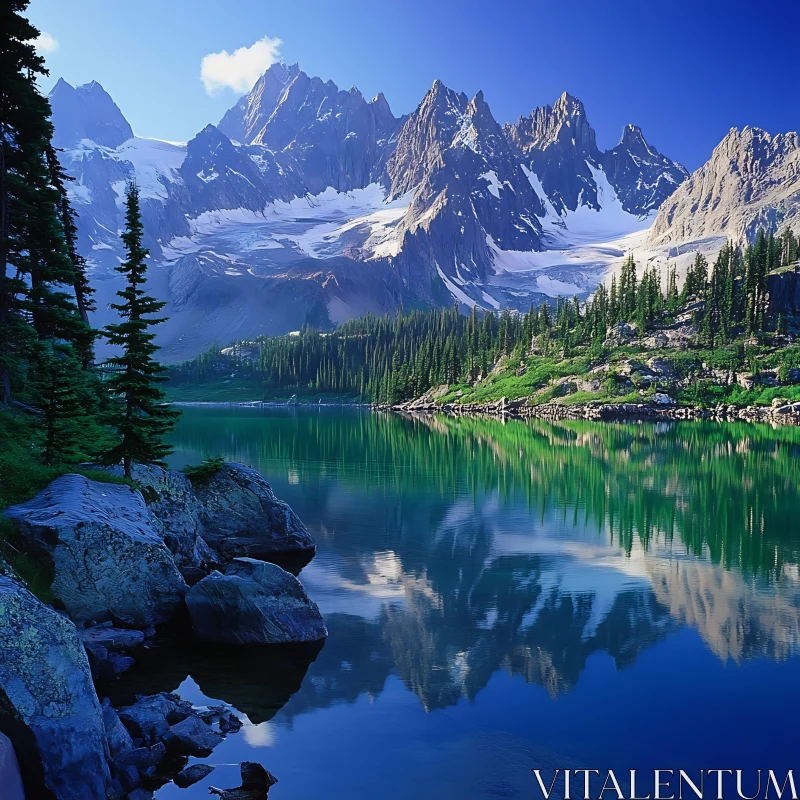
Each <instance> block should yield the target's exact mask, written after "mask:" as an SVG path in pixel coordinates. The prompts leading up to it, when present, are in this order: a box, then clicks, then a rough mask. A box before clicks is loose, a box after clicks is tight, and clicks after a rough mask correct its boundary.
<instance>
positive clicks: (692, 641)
mask: <svg viewBox="0 0 800 800" xmlns="http://www.w3.org/2000/svg"><path fill="white" fill-rule="evenodd" d="M174 441H175V444H176V452H175V454H174V456H173V458H172V463H173V466H177V467H180V466H183V465H185V464H186V463H190V462H194V463H196V462H197V461H199V460H200V459H201V458H202V457H203V456H206V455H217V454H221V455H224V456H225V458H226V459H229V460H235V461H241V462H244V463H246V464H250V465H252V466H253V467H256V468H257V469H259V470H260V471H261V472H263V474H264V475H265V476H267V478H268V479H269V481H270V483H271V484H272V486H273V488H274V489H275V491H276V493H277V494H278V495H279V496H280V497H282V498H283V499H285V500H286V501H287V502H289V503H290V504H291V505H292V507H293V508H294V509H295V511H296V512H297V513H298V514H299V515H300V517H301V518H302V519H303V521H304V522H305V523H306V525H307V526H308V528H309V530H310V531H311V533H312V535H313V536H314V538H315V539H316V541H317V545H318V550H317V555H316V557H315V559H314V560H313V561H312V562H311V564H309V565H308V566H307V567H306V568H305V569H304V570H303V572H302V573H301V576H300V577H301V580H302V581H303V583H304V584H305V586H306V588H307V590H308V592H309V594H310V596H311V597H312V598H313V599H314V600H315V601H316V602H317V603H318V604H319V606H320V608H321V610H322V612H323V614H324V615H325V619H326V622H327V625H328V629H329V631H330V637H329V638H328V640H327V642H326V643H325V645H324V647H323V648H322V650H321V651H319V652H318V653H308V652H297V653H287V654H286V655H285V656H281V655H278V656H276V655H274V654H271V653H267V654H264V655H259V654H253V653H246V654H245V653H243V654H241V655H240V654H239V653H238V652H236V651H234V653H233V654H231V652H230V651H229V650H226V651H224V652H222V653H218V652H213V651H207V650H206V649H205V648H200V649H198V650H196V651H194V652H191V653H186V652H173V649H171V648H170V649H168V651H167V652H162V653H159V656H158V660H157V662H156V663H155V664H151V665H148V667H147V669H148V672H147V677H146V680H148V681H150V682H151V683H152V684H153V685H152V687H151V690H152V691H159V690H165V691H166V690H178V691H179V692H180V693H181V694H182V695H184V696H185V697H187V698H189V699H191V700H193V701H194V702H196V703H198V704H202V703H206V702H209V701H211V700H213V701H216V702H220V701H222V702H226V703H229V704H231V705H232V706H233V707H235V709H236V710H237V712H238V713H239V714H240V716H241V717H242V719H243V720H244V721H245V727H244V728H243V729H242V731H241V732H240V733H238V734H236V735H233V736H229V737H228V739H227V740H226V741H225V742H224V743H223V744H222V745H221V746H220V747H218V748H217V750H215V751H214V754H213V755H212V756H211V757H210V758H209V759H208V762H209V763H212V764H218V765H221V766H219V767H218V768H217V770H216V771H215V772H214V773H213V774H212V775H211V776H210V777H209V778H208V779H206V780H204V781H202V782H201V783H199V784H197V785H196V786H195V787H193V788H192V789H188V790H179V789H177V788H176V787H175V786H174V785H168V786H166V787H164V788H163V789H162V790H161V791H159V792H158V798H159V799H160V800H161V799H166V798H199V797H207V796H208V788H207V787H208V786H209V785H214V786H222V787H232V786H236V785H238V783H239V781H238V767H237V766H233V765H238V762H240V761H242V760H257V761H260V762H261V763H263V764H264V765H265V766H266V767H267V768H268V769H269V770H270V771H271V772H273V773H274V774H275V775H276V776H277V777H278V779H279V783H278V784H277V786H275V787H274V789H273V790H272V791H271V792H270V798H271V799H272V798H275V800H282V799H283V800H317V799H318V798H324V800H345V798H347V800H352V799H353V798H368V799H370V800H371V799H372V798H379V800H395V798H396V799H397V800H399V799H400V798H403V799H404V800H405V799H406V798H411V797H414V798H421V799H422V800H426V799H427V798H443V799H444V798H448V799H449V798H459V799H464V798H538V797H541V794H540V792H539V790H538V789H537V787H536V784H535V780H534V778H533V776H532V774H531V772H530V770H531V768H532V767H544V768H548V767H569V766H572V767H579V766H582V767H590V768H600V769H603V770H605V769H608V768H615V769H619V770H623V769H628V768H633V767H636V768H642V769H648V770H652V769H653V768H656V767H658V768H668V767H672V768H684V769H699V768H721V767H724V768H740V769H748V768H758V767H761V768H773V769H784V770H785V769H788V768H790V767H793V768H795V769H798V768H800V758H798V750H797V744H798V739H797V734H796V724H797V723H796V721H797V719H798V715H800V659H798V657H797V656H798V651H800V570H799V569H798V563H800V561H799V559H800V527H798V522H799V521H800V499H799V498H798V485H799V482H800V469H798V456H800V431H798V430H796V429H784V430H777V431H773V430H771V429H769V428H767V427H753V426H746V425H738V424H727V425H720V424H711V423H685V424H655V425H653V424H647V425H644V424H643V425H610V424H593V423H577V422H576V423H563V424H546V423H541V422H535V421H534V422H530V423H525V422H516V421H515V422H507V423H502V422H499V421H496V420H476V419H466V420H453V419H449V418H444V417H422V418H414V419H409V418H403V417H400V416H396V415H392V416H386V415H380V414H371V413H369V412H361V411H356V410H349V409H345V410H341V411H336V410H319V411H317V410H297V411H290V410H284V409H278V410H267V411H262V410H250V409H222V408H212V409H186V410H185V415H184V418H183V420H182V421H181V423H180V425H179V427H178V429H177V431H176V434H175V437H174ZM312 659H314V660H312ZM140 679H142V678H141V676H140ZM132 680H135V677H134V678H133V679H132ZM193 760H194V759H193ZM226 765H227V766H226ZM608 796H611V795H608Z"/></svg>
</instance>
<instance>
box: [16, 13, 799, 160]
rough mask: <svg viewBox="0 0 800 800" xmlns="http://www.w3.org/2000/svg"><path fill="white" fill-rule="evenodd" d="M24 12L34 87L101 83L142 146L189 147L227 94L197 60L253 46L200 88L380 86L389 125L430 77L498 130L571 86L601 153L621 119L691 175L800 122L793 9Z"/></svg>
mask: <svg viewBox="0 0 800 800" xmlns="http://www.w3.org/2000/svg"><path fill="white" fill-rule="evenodd" d="M29 16H30V18H31V20H32V21H33V22H34V24H36V25H37V26H38V27H39V28H40V29H41V30H42V31H44V32H46V33H47V34H49V35H50V37H52V40H54V42H53V41H51V42H50V43H49V45H50V49H49V50H48V51H47V52H46V53H45V55H46V58H47V63H48V66H49V68H50V70H51V78H50V79H49V80H48V81H47V82H46V83H45V88H48V89H49V87H50V85H52V83H53V82H54V81H55V79H56V78H57V77H59V76H63V77H64V78H66V79H67V80H68V81H69V82H70V83H86V82H88V81H90V80H97V81H99V82H100V83H101V84H103V86H104V87H105V88H106V89H107V90H108V91H109V93H110V94H111V95H112V97H113V98H114V99H115V100H116V102H117V104H118V105H119V106H120V108H121V109H122V111H123V113H124V114H125V116H126V117H127V118H128V120H129V121H130V123H131V125H132V126H133V129H134V131H135V132H136V133H137V134H138V135H141V136H153V137H158V138H162V139H170V140H176V141H185V140H186V139H189V138H191V137H192V136H193V135H194V134H195V133H196V132H197V131H198V130H200V129H201V128H202V127H203V126H204V125H205V124H206V123H208V122H217V121H218V120H219V118H220V117H221V116H222V114H223V113H224V112H225V110H226V109H227V108H228V107H230V106H231V105H232V104H233V103H234V101H235V100H236V98H237V96H238V94H237V92H236V91H234V90H233V89H231V88H228V87H223V88H220V87H219V85H218V84H217V85H216V92H215V93H214V89H215V87H214V86H212V87H211V88H212V93H209V91H208V89H207V87H206V86H205V85H204V83H203V81H202V80H201V63H202V60H203V58H204V57H205V56H208V55H209V54H215V53H222V51H227V53H233V52H234V51H236V50H237V49H239V48H250V47H251V46H252V45H254V44H255V43H256V42H257V41H259V40H263V39H265V37H266V41H265V42H264V43H263V44H262V45H259V46H258V47H257V48H256V50H255V51H248V52H246V53H243V54H241V57H240V58H237V59H235V60H234V61H233V62H231V61H230V60H227V59H225V58H224V57H223V58H222V60H220V59H217V60H216V61H215V60H213V59H212V60H211V61H210V62H206V63H207V65H210V66H211V67H212V69H211V74H212V77H213V76H214V75H216V76H217V79H218V80H219V79H220V76H221V77H222V79H224V78H225V76H227V75H228V74H230V75H231V76H233V77H231V79H230V82H232V83H238V85H239V86H240V87H241V85H242V83H241V82H242V81H243V80H244V81H246V78H247V74H249V73H252V70H253V68H254V64H258V63H260V62H263V61H264V60H265V59H266V60H268V59H269V58H270V57H280V58H283V59H284V60H285V61H287V62H289V63H294V62H299V64H300V66H301V68H302V69H304V70H305V71H306V72H308V73H309V74H312V75H319V76H320V77H322V78H324V79H326V80H327V79H331V80H333V81H335V82H336V83H337V84H338V85H339V87H340V88H349V87H350V86H353V85H355V86H358V87H359V89H361V91H362V92H363V93H364V94H365V95H367V96H369V97H371V96H373V95H375V94H377V93H378V92H380V91H382V92H384V94H385V95H386V98H387V99H388V101H389V103H390V104H391V106H392V109H393V111H394V112H395V113H396V114H400V113H404V112H409V111H412V110H413V109H414V108H415V107H416V105H417V104H418V103H419V101H420V99H421V98H422V96H423V94H424V93H425V91H426V90H427V89H428V88H429V87H430V85H431V83H432V82H433V80H434V79H435V78H441V79H442V80H443V81H444V82H445V83H446V84H447V85H448V86H450V87H451V88H453V89H456V90H459V91H464V92H466V93H467V94H468V95H473V94H474V93H475V92H476V91H477V90H478V89H483V91H484V94H485V96H486V100H487V101H488V103H489V105H490V106H491V108H492V112H493V113H494V116H495V117H496V118H497V119H498V121H500V122H505V121H507V120H514V119H516V118H517V117H518V116H519V115H520V114H527V113H529V112H530V110H531V109H532V108H534V107H535V106H538V105H542V104H544V103H552V102H553V100H555V98H556V97H558V95H559V94H561V92H562V91H564V90H567V91H569V92H570V93H571V94H574V95H577V96H578V97H580V98H581V100H583V102H584V104H585V105H586V109H587V113H588V116H589V121H590V122H591V123H592V125H593V126H594V128H595V129H596V130H597V134H598V143H599V144H600V146H601V147H610V146H612V145H613V144H615V143H616V142H617V141H618V139H619V136H620V132H621V130H622V127H623V126H624V125H625V124H626V123H629V122H632V123H635V124H637V125H640V126H641V127H642V129H643V130H644V133H645V136H646V137H647V139H648V140H649V141H650V142H651V143H652V144H654V145H656V146H657V147H658V148H659V149H660V150H661V151H662V152H664V153H665V154H666V155H668V156H670V157H672V158H676V159H678V160H679V161H682V162H683V163H684V164H685V165H686V166H687V167H689V168H690V169H695V168H697V167H698V166H700V165H701V164H702V163H703V162H704V161H705V160H706V158H707V157H708V156H709V155H710V153H711V150H712V149H713V147H714V146H715V145H716V144H717V142H718V141H719V140H720V139H721V138H722V137H723V136H724V135H725V133H726V132H727V131H728V129H729V128H731V127H732V126H738V127H742V126H744V125H747V124H750V125H755V126H759V127H762V128H765V129H766V130H768V131H770V132H772V133H778V132H785V131H788V130H797V129H798V127H800V88H798V80H797V74H798V73H797V61H796V58H797V55H796V53H797V31H798V26H799V25H800V3H798V2H797V0H769V1H768V2H765V3H761V4H752V3H748V4H745V3H743V2H738V1H732V0H728V2H721V1H719V0H692V1H691V2H687V1H686V0H670V2H663V3H661V2H647V1H646V0H640V1H639V2H636V1H635V0H627V1H625V2H622V1H618V0H603V1H601V0H594V2H590V1H589V0H572V1H570V0H550V2H539V0H527V2H523V1H522V0H519V1H517V2H510V0H509V1H508V2H505V1H504V0H492V1H491V2H486V0H483V2H474V1H473V0H459V2H449V0H447V1H444V0H442V1H441V2H440V1H438V0H402V2H389V1H388V0H372V1H371V2H367V1H366V0H337V2H333V0H331V1H330V2H324V1H323V0H294V1H293V2H284V0H225V1H224V2H223V1H222V0H135V2H134V1H133V0H130V1H129V0H32V2H31V5H30V9H29ZM275 40H280V42H281V43H280V45H278V44H277V43H276V42H275ZM214 67H216V69H214ZM234 79H235V80H234Z"/></svg>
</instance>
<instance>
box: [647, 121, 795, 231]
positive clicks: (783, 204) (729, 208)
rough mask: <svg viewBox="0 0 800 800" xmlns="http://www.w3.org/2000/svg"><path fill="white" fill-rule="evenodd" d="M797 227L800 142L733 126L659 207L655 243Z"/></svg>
mask: <svg viewBox="0 0 800 800" xmlns="http://www.w3.org/2000/svg"><path fill="white" fill-rule="evenodd" d="M784 225H791V226H793V227H794V229H795V230H797V228H798V226H800V138H798V135H797V133H794V132H790V133H785V134H778V135H776V136H772V135H770V134H769V133H767V132H766V131H763V130H761V129H760V128H751V127H746V128H744V129H742V130H741V131H740V130H738V129H737V128H731V130H730V131H729V133H728V135H727V136H726V137H725V138H724V139H723V140H722V141H721V142H720V143H719V144H718V145H717V146H716V147H715V148H714V152H713V153H712V155H711V158H710V159H709V160H708V161H707V162H706V163H705V164H703V166H702V167H700V169H698V170H696V171H695V172H693V173H692V175H691V176H690V178H689V179H688V180H687V181H686V182H685V183H684V184H683V185H682V186H681V187H680V189H679V190H678V191H676V192H675V194H673V195H672V196H671V197H670V198H669V200H668V201H667V202H665V203H664V204H663V205H662V206H661V208H660V209H659V212H658V215H657V216H656V219H655V221H654V222H653V227H652V229H651V231H650V241H651V242H653V243H667V242H681V241H688V240H695V239H701V238H704V237H708V236H712V235H719V234H724V235H727V236H729V237H730V238H733V239H737V240H739V241H742V240H744V239H746V238H747V239H752V238H753V237H754V235H755V233H756V231H757V230H758V228H759V227H762V226H764V227H766V228H768V229H772V230H776V229H780V228H781V227H783V226H784Z"/></svg>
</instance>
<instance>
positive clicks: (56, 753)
mask: <svg viewBox="0 0 800 800" xmlns="http://www.w3.org/2000/svg"><path fill="white" fill-rule="evenodd" d="M0 699H2V705H3V708H4V710H5V711H6V712H7V723H8V724H9V725H11V724H13V723H17V724H19V725H20V726H22V727H24V729H25V730H27V731H29V732H30V733H31V734H32V736H33V741H34V743H35V746H36V751H37V752H36V754H35V758H36V760H37V761H38V760H39V759H41V769H42V773H43V774H42V778H43V782H44V784H45V786H46V787H47V789H49V791H50V792H52V794H53V795H54V796H55V797H56V798H57V800H95V799H96V800H106V798H107V797H108V796H109V795H111V794H112V791H111V775H110V772H109V768H108V761H107V758H108V746H107V743H106V733H105V727H104V724H103V715H102V711H101V707H100V702H99V701H98V699H97V694H96V693H95V690H94V686H93V685H92V676H91V672H90V670H89V662H88V660H87V658H86V653H85V651H84V649H83V644H82V643H81V640H80V639H79V638H78V633H77V631H76V629H75V626H74V625H73V624H72V623H71V622H70V621H69V620H68V619H66V618H65V617H64V616H62V615H61V614H59V613H57V612H56V611H54V610H53V609H51V608H48V607H47V606H45V605H44V604H43V603H41V602H40V601H39V600H37V599H36V598H35V597H34V596H33V595H32V594H31V593H30V592H29V591H28V590H27V589H25V588H24V587H23V586H21V585H20V584H18V583H16V582H15V581H13V580H11V579H10V578H7V577H2V576H0ZM6 732H7V733H9V730H7V731H6ZM9 735H11V734H10V733H9ZM12 741H13V736H12ZM15 746H16V742H15ZM18 755H20V758H21V751H20V750H19V749H18Z"/></svg>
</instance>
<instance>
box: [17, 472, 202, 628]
mask: <svg viewBox="0 0 800 800" xmlns="http://www.w3.org/2000/svg"><path fill="white" fill-rule="evenodd" d="M5 514H6V515H7V516H9V517H11V518H12V519H14V520H16V521H17V523H18V525H19V527H20V532H21V533H22V535H23V536H25V537H27V538H28V539H29V540H30V541H31V543H32V544H33V545H34V546H36V547H37V548H38V549H40V550H41V551H43V552H45V553H46V554H47V555H48V556H49V558H50V559H51V561H52V567H53V575H54V577H53V584H52V587H51V590H52V592H53V594H54V595H55V597H57V598H58V600H60V601H61V602H62V603H63V604H64V607H65V608H66V610H67V613H68V614H69V615H70V617H71V618H72V619H73V620H75V621H76V622H80V623H86V622H90V621H95V622H99V621H105V620H114V621H117V622H120V623H123V624H125V625H131V626H141V627H147V626H150V625H154V624H159V623H162V622H166V621H167V620H169V619H170V618H171V617H172V616H173V615H174V614H175V613H176V611H177V610H178V609H179V608H180V607H181V605H182V601H183V597H184V595H185V593H186V589H187V587H186V584H185V582H184V580H183V577H182V576H181V574H180V572H179V571H178V568H177V567H176V565H175V562H174V561H173V558H172V555H171V554H170V552H169V550H168V549H167V547H166V545H165V544H164V542H163V541H162V539H161V537H159V536H158V535H157V534H156V532H155V531H154V530H153V528H152V527H151V525H150V515H149V512H148V510H147V508H146V506H145V504H144V500H143V498H142V496H141V494H139V492H135V491H132V490H131V489H130V488H129V487H127V486H118V485H114V484H108V483H98V482H96V481H91V480H89V479H88V478H85V477H84V476H83V475H64V476H62V477H60V478H58V479H57V480H55V481H53V483H51V484H50V485H49V486H48V487H47V488H46V489H44V490H42V491H41V492H39V494H37V495H36V497H34V498H33V499H32V500H29V501H28V502H27V503H23V504H21V505H17V506H12V507H11V508H8V509H6V511H5Z"/></svg>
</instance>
